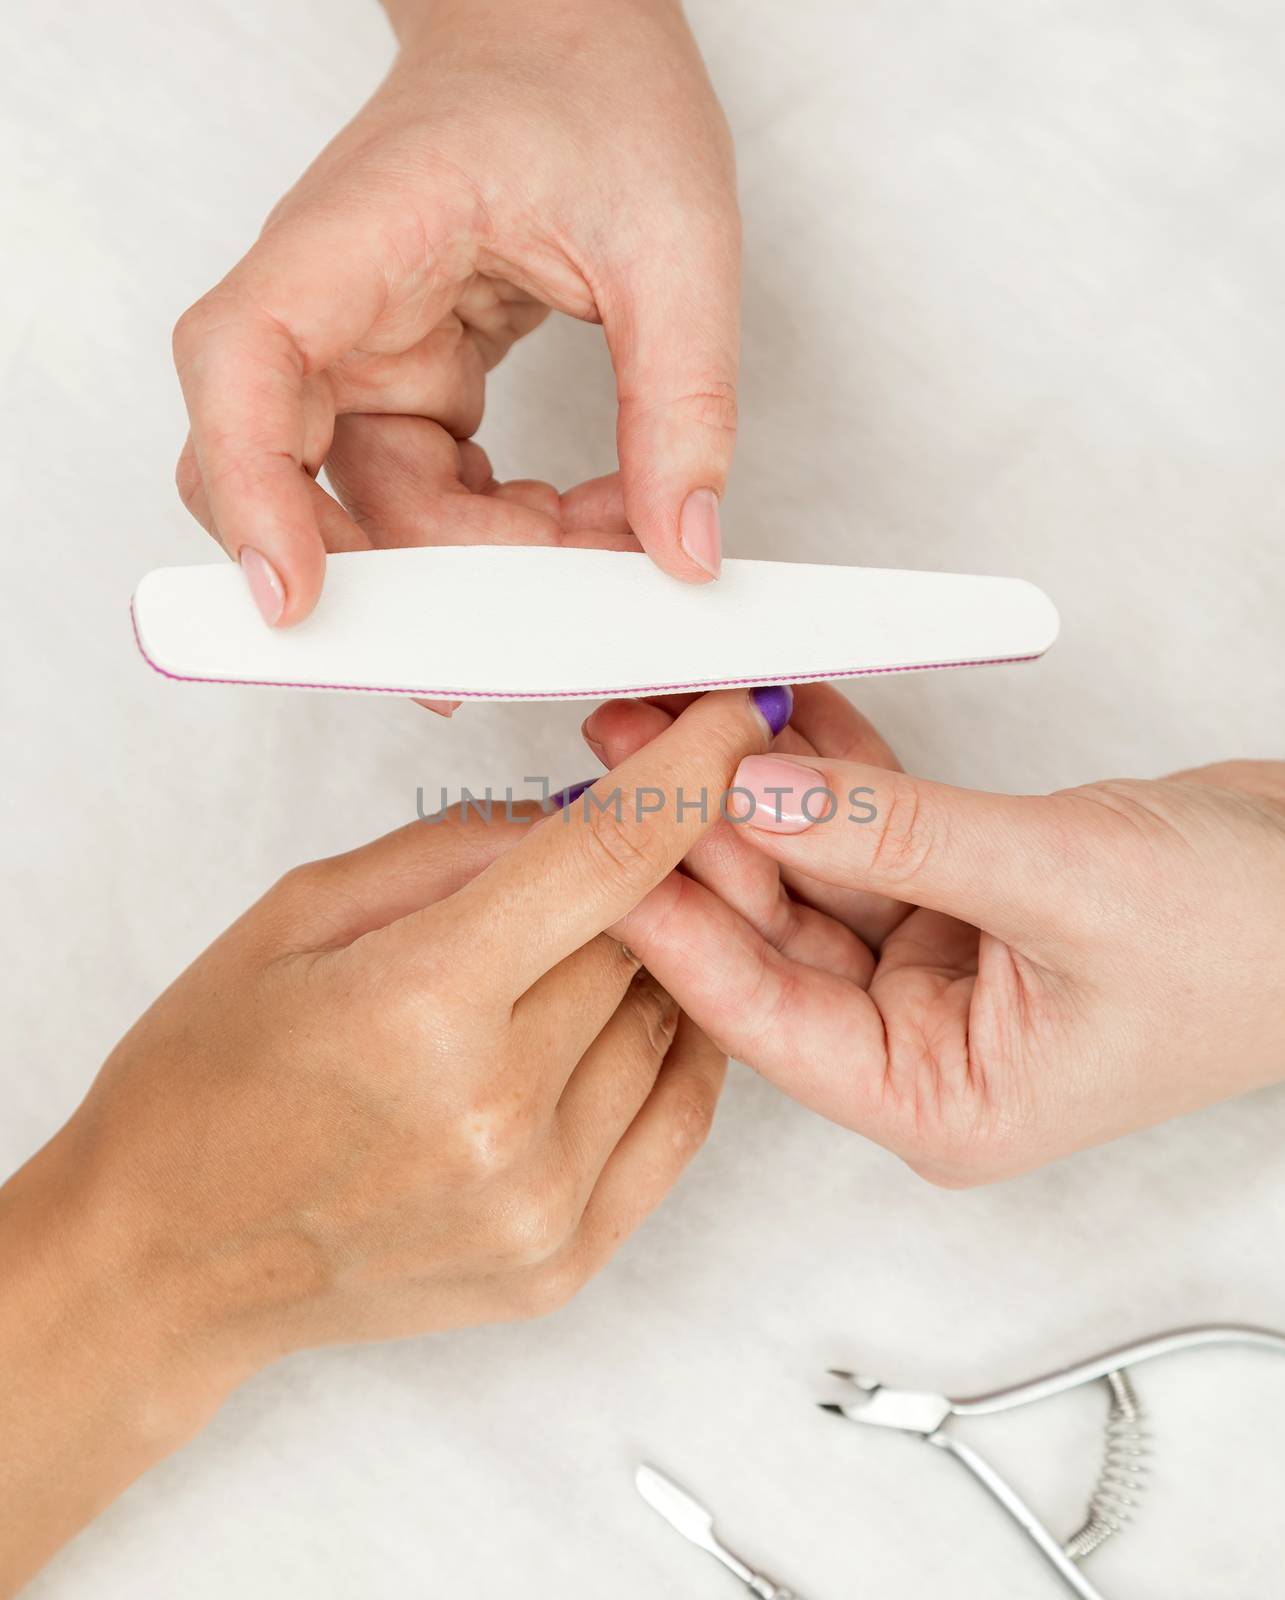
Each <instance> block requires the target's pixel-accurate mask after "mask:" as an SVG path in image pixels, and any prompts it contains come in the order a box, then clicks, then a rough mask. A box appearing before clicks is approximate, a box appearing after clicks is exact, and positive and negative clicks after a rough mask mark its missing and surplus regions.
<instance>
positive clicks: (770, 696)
mask: <svg viewBox="0 0 1285 1600" xmlns="http://www.w3.org/2000/svg"><path fill="white" fill-rule="evenodd" d="M750 699H751V700H753V702H754V704H755V706H756V707H757V708H758V714H759V716H761V717H762V718H763V721H764V722H766V723H767V725H768V727H769V728H770V729H771V730H772V734H773V736H775V735H776V734H778V733H780V731H781V729H782V728H783V727H784V726H785V725H786V723H787V722H788V721H789V720H790V715H791V713H792V712H793V710H794V690H793V689H791V688H790V686H789V684H788V683H787V684H780V685H777V686H776V687H774V688H771V689H754V690H752V691H751V693H750Z"/></svg>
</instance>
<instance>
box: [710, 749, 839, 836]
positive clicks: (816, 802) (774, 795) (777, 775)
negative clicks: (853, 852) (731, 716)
mask: <svg viewBox="0 0 1285 1600" xmlns="http://www.w3.org/2000/svg"><path fill="white" fill-rule="evenodd" d="M838 805H839V802H838V797H837V796H836V795H835V794H834V792H833V790H831V789H829V788H827V787H826V783H825V780H824V778H823V777H822V776H821V774H820V773H819V772H814V771H813V769H812V768H811V767H800V766H799V765H797V763H795V762H793V761H782V760H781V758H780V757H779V756H746V758H745V760H744V761H742V762H741V764H740V766H739V767H737V769H736V776H735V777H734V778H733V779H732V787H731V790H730V791H729V798H728V803H727V809H728V814H729V815H730V816H731V817H733V818H734V819H735V820H736V821H737V822H738V823H748V824H749V826H750V827H752V828H762V829H763V830H764V832H765V833H802V832H803V831H804V830H805V829H807V828H810V827H812V825H813V824H814V823H817V822H826V821H828V820H829V819H830V818H831V817H832V816H834V815H835V814H836V812H837V810H838Z"/></svg>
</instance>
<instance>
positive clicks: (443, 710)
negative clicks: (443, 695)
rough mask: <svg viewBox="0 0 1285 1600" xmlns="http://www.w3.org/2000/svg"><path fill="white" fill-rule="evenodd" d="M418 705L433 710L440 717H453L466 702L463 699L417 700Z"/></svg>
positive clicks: (426, 709)
mask: <svg viewBox="0 0 1285 1600" xmlns="http://www.w3.org/2000/svg"><path fill="white" fill-rule="evenodd" d="M415 704H416V705H417V706H423V708H424V710H425V711H433V712H436V714H437V715H438V716H439V717H453V716H454V715H455V713H456V712H457V711H458V710H459V708H460V707H461V706H462V705H463V704H464V702H463V701H462V700H416V702H415Z"/></svg>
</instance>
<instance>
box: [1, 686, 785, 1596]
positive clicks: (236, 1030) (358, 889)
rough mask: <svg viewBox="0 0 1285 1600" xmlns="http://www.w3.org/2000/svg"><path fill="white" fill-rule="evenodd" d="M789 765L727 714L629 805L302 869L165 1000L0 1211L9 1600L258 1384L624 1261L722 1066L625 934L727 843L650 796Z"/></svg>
mask: <svg viewBox="0 0 1285 1600" xmlns="http://www.w3.org/2000/svg"><path fill="white" fill-rule="evenodd" d="M762 703H764V704H766V705H767V708H768V710H769V711H770V709H771V704H770V702H762ZM768 742H769V727H768V724H767V722H766V721H765V718H764V715H763V713H761V712H760V711H759V710H757V709H756V702H755V701H754V700H753V699H752V698H751V697H750V696H749V695H747V694H745V693H743V692H740V693H730V694H724V695H714V696H710V697H709V698H708V699H707V700H705V701H702V702H700V703H699V704H697V705H695V706H693V707H692V708H691V710H690V711H689V712H688V713H687V715H686V716H685V717H683V718H682V719H680V720H679V722H678V723H677V724H676V725H675V726H674V727H673V728H672V729H671V730H669V731H667V733H666V734H665V736H664V737H663V738H662V739H660V740H658V741H657V742H656V743H655V744H654V745H653V746H651V747H650V748H649V749H648V750H647V752H646V753H645V754H644V755H643V756H641V757H640V758H639V760H638V761H637V762H635V763H633V764H632V765H631V764H629V763H626V765H625V767H624V768H623V769H622V771H621V772H620V773H619V774H617V775H616V778H615V780H614V781H613V788H618V789H619V790H620V791H621V794H622V801H621V804H620V805H619V806H618V807H616V808H614V809H611V808H609V809H607V810H605V811H604V810H587V809H581V808H579V807H576V808H570V807H569V808H568V809H567V810H566V811H563V812H560V813H554V814H552V815H551V816H549V817H548V818H546V819H542V820H538V821H536V820H535V819H533V818H532V817H531V816H530V815H529V814H527V815H525V816H523V817H521V819H520V820H515V821H512V822H505V821H502V820H499V819H498V815H497V817H496V818H495V819H493V820H492V821H490V822H489V823H487V822H484V821H481V820H479V819H478V818H477V816H476V815H475V814H472V813H470V816H469V818H468V820H466V821H461V820H460V819H458V818H457V819H455V820H453V821H445V822H441V823H436V824H433V825H428V824H424V823H415V824H413V825H412V826H411V827H409V828H406V829H403V830H402V831H401V832H399V833H395V834H392V835H390V836H389V837H387V838H384V839H381V840H378V841H377V842H376V843H374V844H371V845H368V846H366V847H365V848H363V849H360V850H356V851H354V852H352V853H351V854H350V855H345V856H339V857H337V858H335V859H333V860H329V861H322V862H318V863H315V864H313V865H311V866H307V867H303V868H300V869H299V870H297V871H295V872H292V873H290V874H289V875H288V876H287V877H286V878H285V879H284V880H283V881H282V882H281V883H279V884H278V885H277V886H276V888H274V889H272V890H271V891H270V892H269V893H268V894H267V895H266V896H265V897H264V899H263V900H261V901H260V902H259V904H258V905H256V906H255V907H253V908H252V909H251V910H250V911H249V912H247V913H246V915H245V916H244V917H243V918H242V919H241V920H240V921H239V922H238V923H236V924H235V925H234V926H233V927H232V928H231V929H230V930H229V931H228V932H227V933H226V934H224V935H223V937H222V938H220V939H219V940H218V941H217V942H216V943H215V944H214V945H213V946H212V947H211V948H210V949H209V950H208V951H207V952H206V953H205V954H204V955H203V956H201V957H200V959H199V960H198V961H197V962H196V963H195V964H194V965H193V966H192V967H191V968H190V969H189V970H188V971H187V972H186V973H185V974H184V975H183V976H182V977H180V978H179V979H178V981H177V982H176V983H175V984H174V986H173V987H172V988H171V989H170V990H169V991H168V992H167V993H166V994H164V995H163V996H162V997H161V998H160V999H159V1000H158V1001H157V1002H156V1004H155V1005H154V1006H153V1007H152V1009H151V1010H150V1011H149V1012H147V1014H146V1015H145V1016H144V1017H143V1018H142V1020H141V1021H140V1022H139V1023H138V1024H137V1025H136V1027H135V1028H134V1029H133V1030H132V1031H131V1032H130V1033H129V1034H128V1035H127V1036H126V1038H125V1039H124V1040H123V1041H122V1042H121V1044H120V1045H119V1046H118V1047H117V1049H116V1051H115V1052H114V1054H113V1055H112V1057H111V1058H110V1060H109V1061H108V1063H107V1065H106V1066H105V1067H104V1068H103V1071H102V1073H101V1075H100V1077H99V1079H98V1081H97V1082H96V1083H95V1085H94V1087H93V1088H92V1090H91V1091H90V1093H89V1095H88V1097H87V1099H86V1100H85V1102H84V1104H83V1106H82V1107H81V1108H80V1110H79V1111H78V1112H77V1113H76V1115H75V1116H74V1117H73V1118H72V1120H71V1121H70V1123H68V1125H67V1126H66V1127H65V1128H64V1129H63V1130H62V1132H61V1133H59V1134H58V1135H57V1136H56V1137H55V1139H54V1140H53V1141H52V1142H51V1143H50V1144H49V1145H48V1146H46V1148H45V1149H44V1150H43V1151H41V1152H40V1153H39V1154H38V1155H37V1156H36V1157H34V1158H33V1160H32V1161H31V1162H29V1163H28V1165H27V1166H26V1167H25V1168H24V1169H23V1170H22V1171H21V1172H19V1173H18V1175H17V1176H16V1177H15V1178H13V1179H12V1180H11V1181H10V1182H9V1183H8V1184H7V1185H6V1186H5V1187H4V1189H3V1190H0V1282H2V1283H3V1285H4V1292H3V1295H0V1366H3V1368H4V1370H5V1373H6V1396H7V1398H6V1402H5V1405H4V1407H3V1408H0V1489H2V1490H3V1498H4V1506H5V1510H4V1515H3V1517H0V1593H4V1592H7V1591H8V1589H10V1588H12V1587H13V1586H15V1585H16V1584H17V1583H18V1582H19V1581H20V1580H21V1579H22V1578H23V1577H24V1576H25V1575H26V1574H27V1573H29V1572H30V1571H31V1570H33V1569H34V1568H35V1567H36V1566H37V1565H38V1564H39V1563H40V1561H42V1560H43V1559H44V1558H45V1557H46V1556H47V1555H48V1554H49V1553H50V1552H51V1551H52V1550H53V1549H54V1548H56V1546H57V1545H58V1544H59V1543H60V1542H61V1541H62V1539H64V1538H65V1537H66V1536H67V1535H68V1534H69V1533H70V1532H71V1531H73V1530H74V1529H75V1527H77V1526H78V1525H79V1524H80V1523H82V1522H83V1521H85V1520H87V1519H88V1518H89V1517H90V1516H92V1515H93V1514H94V1513H95V1512H96V1511H97V1510H98V1509H99V1508H100V1506H101V1505H103V1504H104V1503H106V1501H107V1500H108V1499H110V1498H111V1497H112V1496H113V1495H114V1494H116V1493H117V1492H119V1490H120V1489H121V1488H122V1487H124V1485H125V1484H126V1483H128V1482H129V1481H130V1479H131V1478H132V1477H134V1476H136V1475H137V1474H138V1473H139V1472H140V1471H142V1470H144V1469H145V1468H146V1467H147V1466H148V1465H149V1464H150V1463H151V1462H152V1461H153V1460H155V1459H156V1458H157V1457H158V1456H160V1455H163V1454H165V1453H166V1452H167V1451H169V1450H171V1449H173V1448H174V1447H175V1445H176V1444H178V1443H180V1442H181V1441H182V1440H183V1438H185V1437H186V1436H187V1435H188V1434H190V1433H191V1432H193V1431H194V1430H195V1429H196V1428H198V1427H199V1426H200V1425H201V1424H202V1423H203V1422H204V1421H205V1420H206V1419H207V1418H208V1416H209V1415H210V1413H211V1412H212V1411H213V1410H214V1408H215V1407H217V1405H218V1404H219V1403H220V1402H221V1400H222V1399H223V1398H224V1396H225V1395H226V1394H227V1393H228V1391H229V1390H230V1389H231V1388H232V1387H233V1386H234V1385H235V1384H237V1383H238V1382H240V1381H241V1380H242V1379H244V1378H245V1377H246V1376H248V1375H249V1374H250V1373H252V1372H253V1371H255V1370H256V1369H258V1368H259V1367H262V1366H263V1365H264V1364H266V1363H268V1362H270V1361H272V1360H274V1359H276V1358H277V1357H279V1356H282V1355H284V1354H286V1353H287V1352H289V1351H291V1350H296V1349H299V1348H300V1347H303V1346H309V1345H318V1344H325V1343H329V1342H333V1341H348V1340H357V1339H387V1338H395V1337H399V1336H403V1335H408V1334H416V1333H424V1332H427V1331H429V1330H435V1329H442V1328H450V1327H454V1326H457V1325H459V1324H464V1323H480V1322H487V1321H492V1320H496V1319H504V1318H512V1317H526V1316H531V1315H533V1314H537V1313H541V1312H545V1311H549V1310H550V1309H552V1308H553V1307H555V1306H558V1305H560V1304H561V1303H562V1302H563V1301H564V1300H566V1299H567V1297H568V1296H569V1295H570V1294H571V1293H572V1292H573V1291H574V1290H575V1289H576V1288H577V1287H578V1286H579V1285H580V1284H582V1283H583V1282H584V1281H585V1279H586V1278H588V1277H589V1276H590V1274H591V1273H593V1272H595V1271H596V1270H597V1269H598V1268H599V1267H600V1266H601V1265H602V1264H603V1262H604V1261H605V1260H606V1259H607V1258H608V1256H610V1255H611V1253H612V1252H613V1251H614V1250H615V1248H616V1247H617V1246H618V1245H619V1243H620V1241H621V1240H622V1239H623V1238H625V1237H626V1235H628V1234H629V1233H630V1232H631V1231H632V1230H633V1229H634V1228H635V1227H636V1226H637V1225H638V1223H639V1222H640V1221H641V1219H642V1218H643V1217H644V1216H645V1215H646V1214H647V1212H648V1211H650V1210H651V1209H652V1207H653V1206H655V1205H656V1203H657V1202H658V1201H659V1200H660V1199H661V1197H662V1196H663V1195H664V1194H665V1192H666V1191H667V1190H668V1189H669V1187H670V1185H671V1184H672V1183H673V1182H674V1180H675V1178H676V1177H677V1176H678V1173H679V1171H680V1170H681V1169H682V1167H683V1166H684V1164H685V1163H686V1162H687V1160H688V1159H689V1158H690V1156H691V1155H692V1153H693V1152H694V1151H695V1150H696V1148H697V1147H698V1146H699V1144H700V1143H701V1141H702V1139H703V1138H704V1135H705V1132H706V1129H707V1127H708V1125H709V1121H710V1118H711V1115H712V1113H713V1109H714V1103H715V1100H716V1098H717V1094H718V1089H719V1085H720V1082H721V1078H722V1073H723V1065H724V1064H723V1058H722V1056H721V1054H720V1053H719V1052H718V1051H717V1050H716V1049H715V1048H714V1047H713V1046H712V1045H711V1044H710V1043H709V1041H708V1040H707V1039H706V1038H704V1037H703V1036H702V1034H701V1033H700V1032H699V1031H698V1030H697V1028H696V1027H694V1026H693V1025H691V1024H690V1023H689V1022H687V1021H685V1020H684V1019H682V1018H680V1016H679V1012H678V1008H677V1007H676V1005H675V1003H674V1002H673V1001H672V1000H671V999H670V998H669V997H668V995H666V994H665V993H664V992H663V990H662V989H661V988H660V987H659V986H658V985H657V983H656V982H655V981H654V980H653V979H652V978H650V977H649V976H647V975H646V974H645V973H642V972H641V971H640V966H639V961H638V958H637V956H636V955H633V954H631V953H630V952H629V951H627V950H626V949H625V948H623V947H622V945H621V944H620V943H619V942H618V941H617V940H616V939H614V938H612V937H610V936H608V935H607V934H606V933H605V932H604V930H605V929H608V928H610V927H611V926H612V925H613V924H614V923H615V922H616V921H617V920H618V919H619V918H620V917H622V916H624V915H625V914H626V913H627V912H628V911H629V910H630V909H631V908H632V907H633V906H634V905H635V904H636V903H637V901H638V900H639V899H641V898H642V897H643V896H644V895H645V894H646V893H647V891H648V890H650V889H651V888H652V887H653V886H654V885H655V884H657V883H659V882H660V881H661V880H662V879H664V877H665V876H666V875H667V874H668V873H669V872H670V871H671V870H672V869H673V867H674V866H675V865H676V864H677V863H678V862H679V861H680V860H681V859H682V857H683V855H684V854H685V853H686V852H687V851H688V850H690V849H691V848H692V846H693V845H694V844H695V842H696V840H697V839H698V838H699V836H700V833H701V832H702V831H703V828H704V824H703V823H702V822H701V820H700V818H699V816H698V815H697V814H695V813H693V812H690V811H688V812H685V813H683V814H681V815H680V814H678V812H677V811H676V809H675V808H674V807H672V806H671V807H668V808H666V809H665V810H664V811H662V812H658V811H656V810H655V808H654V807H653V808H645V807H643V806H642V805H641V804H635V801H634V799H633V794H632V791H633V789H634V787H635V786H638V785H646V786H648V788H650V787H652V786H654V787H655V788H660V789H662V790H664V791H667V792H673V791H674V790H675V789H676V788H677V787H678V786H682V787H684V788H685V789H686V790H688V791H690V792H696V791H697V790H698V789H701V788H710V789H712V790H713V791H714V792H716V793H720V792H721V791H722V790H723V788H724V787H725V786H726V784H727V782H728V781H729V780H730V778H731V775H732V772H733V771H734V770H735V767H736V764H737V761H738V760H739V759H740V758H741V757H742V756H743V755H745V754H747V753H749V752H750V751H753V750H763V749H766V747H767V745H768ZM643 792H644V793H646V792H647V790H646V789H644V790H643ZM533 824H534V825H533Z"/></svg>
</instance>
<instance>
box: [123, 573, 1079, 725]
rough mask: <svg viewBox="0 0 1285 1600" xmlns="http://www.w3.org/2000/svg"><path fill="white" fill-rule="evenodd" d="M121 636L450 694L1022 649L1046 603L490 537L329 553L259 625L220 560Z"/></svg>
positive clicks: (143, 609)
mask: <svg viewBox="0 0 1285 1600" xmlns="http://www.w3.org/2000/svg"><path fill="white" fill-rule="evenodd" d="M132 613H133V621H134V631H135V636H136V638H137V641H138V647H139V649H140V650H141V651H142V653H143V655H144V657H145V658H146V659H147V661H148V662H149V663H150V664H151V665H152V666H153V667H154V668H155V669H156V670H157V672H159V673H162V674H163V675H164V676H165V677H168V678H180V679H183V680H186V681H189V682H198V683H239V684H258V685H264V686H269V687H275V688H284V689H326V690H331V691H336V692H344V693H350V694H401V695H415V696H418V697H420V698H429V699H449V700H466V699H480V700H567V699H577V698H581V697H585V698H593V699H602V698H604V697H608V696H612V695H642V694H662V693H668V692H674V691H681V690H698V689H719V688H732V687H738V686H743V687H749V686H752V685H755V684H774V683H812V682H817V681H819V680H821V679H825V678H853V677H859V676H861V675H863V674H866V673H885V672H909V671H915V670H924V669H927V668H933V667H962V666H982V665H992V664H1000V663H1007V662H1017V661H1030V660H1033V659H1034V658H1035V657H1036V656H1039V655H1042V654H1043V652H1044V651H1045V650H1047V649H1048V647H1049V646H1050V645H1051V644H1052V643H1053V640H1054V638H1055V637H1056V635H1057V629H1058V616H1057V612H1056V610H1055V609H1054V607H1053V604H1052V602H1051V601H1050V600H1049V598H1048V597H1047V595H1045V594H1044V593H1043V592H1042V591H1041V590H1039V589H1037V588H1035V587H1034V585H1032V584H1029V583H1025V582H1023V581H1021V580H1020V579H1017V578H986V577H959V576H955V575H953V574H951V573H943V572H897V571H892V570H886V569H882V568H874V567H835V566H810V565H806V564H803V563H791V562H783V561H725V562H724V563H723V571H722V577H721V578H720V579H719V581H718V582H717V583H710V584H702V585H699V586H693V585H691V584H685V583H679V582H678V581H677V580H676V579H674V578H670V577H668V576H667V575H666V574H665V573H663V572H661V571H660V570H659V568H657V567H656V566H655V564H654V563H653V562H652V561H651V559H650V558H649V557H648V556H644V555H635V554H627V553H623V552H615V551H604V550H566V549H559V548H556V547H551V548H538V547H530V546H512V547H508V548H500V547H497V546H493V545H490V546H488V545H475V546H465V545H456V546H442V547H439V548H430V549H412V550H373V551H361V552H347V553H343V554H339V555H332V556H330V557H328V558H327V562H326V577H325V589H324V592H323V594H322V597H321V599H320V601H319V602H318V605H317V609H316V610H315V611H314V612H313V614H312V615H311V616H310V617H308V618H307V619H306V620H305V621H303V622H301V623H299V624H298V625H297V626H294V627H289V628H269V627H266V626H265V625H264V623H263V621H262V619H261V618H260V616H259V614H258V611H257V610H256V608H255V605H254V602H253V601H252V599H251V598H250V594H249V591H248V588H247V585H246V582H245V578H244V576H243V574H242V573H241V572H239V571H238V570H237V568H236V567H234V566H233V565H231V563H229V562H226V561H224V562H220V563H218V564H217V565H214V566H208V565H201V566H190V567H163V568H160V569H159V570H157V571H155V572H150V573H148V574H147V576H146V577H145V578H144V579H143V580H142V582H141V583H140V584H139V586H138V588H137V590H136V591H135V594H134V598H133V603H132Z"/></svg>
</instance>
